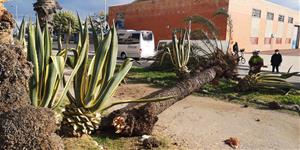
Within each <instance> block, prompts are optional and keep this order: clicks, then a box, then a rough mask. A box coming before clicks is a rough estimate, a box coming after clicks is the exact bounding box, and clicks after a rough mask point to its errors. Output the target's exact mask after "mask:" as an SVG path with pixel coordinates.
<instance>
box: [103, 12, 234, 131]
mask: <svg viewBox="0 0 300 150" xmlns="http://www.w3.org/2000/svg"><path fill="white" fill-rule="evenodd" d="M226 17H228V15H227V16H226ZM200 18H201V19H200V21H199V17H197V18H196V19H197V20H198V21H196V23H199V22H203V21H204V23H203V24H204V25H205V26H207V27H213V28H214V29H215V27H214V25H213V24H212V23H211V21H209V20H207V19H205V18H203V17H200ZM192 19H193V18H190V20H192ZM196 31H197V35H198V36H200V37H201V39H202V40H201V42H204V43H205V44H204V45H205V46H206V47H205V48H200V49H199V51H200V52H201V53H202V55H198V56H197V58H198V59H199V60H200V61H201V62H198V63H197V65H198V66H197V67H194V68H195V69H194V70H193V71H192V72H191V75H190V77H189V78H186V79H184V80H182V81H180V82H178V83H177V84H176V85H175V86H173V87H171V88H168V89H163V90H160V91H157V92H155V93H153V94H150V95H149V96H146V97H145V98H151V99H155V98H159V97H172V98H171V99H170V100H166V101H161V102H156V103H147V104H139V105H135V106H130V107H126V108H123V109H121V110H116V111H114V112H113V113H111V114H110V115H108V116H107V117H106V118H105V119H103V121H102V127H103V128H107V127H108V128H111V127H113V128H114V131H115V132H116V133H120V134H122V135H124V136H135V135H144V134H151V132H152V130H153V127H154V125H155V123H156V122H157V120H158V117H157V116H158V115H159V114H160V113H162V112H163V111H164V110H166V109H167V108H169V107H170V106H172V105H173V104H175V103H176V102H178V101H180V100H182V99H184V98H185V97H187V96H189V95H190V94H192V93H193V92H194V91H197V90H199V88H200V87H201V86H203V85H204V84H206V83H209V82H211V81H213V80H217V79H218V78H219V77H228V78H232V77H235V76H236V66H237V65H238V63H237V61H236V60H237V59H236V58H235V57H234V56H233V55H232V54H231V53H230V52H229V50H228V48H227V50H226V51H224V50H221V49H222V48H221V49H220V48H219V46H218V45H219V44H218V39H217V36H216V31H215V30H211V33H208V32H207V31H204V30H201V29H198V30H196ZM192 33H193V32H192ZM194 33H195V31H194ZM188 36H189V35H188ZM184 40H185V39H184V38H183V39H182V40H181V41H180V42H179V43H181V45H179V46H180V47H181V48H182V51H181V53H184V52H185V51H186V49H184V47H186V46H185V45H184V43H189V41H187V42H185V41H184ZM188 40H189V38H188ZM176 42H177V40H176V38H175V40H173V45H175V46H173V48H174V53H170V52H169V54H170V55H171V57H173V58H177V60H178V62H183V63H182V64H186V63H187V62H186V60H188V59H179V58H180V57H178V55H174V54H181V53H175V52H177V51H178V52H179V50H178V48H177V47H176V46H177V43H176ZM221 45H222V44H221ZM187 47H188V48H190V46H189V44H188V46H187ZM221 47H222V46H221ZM176 48H177V49H176ZM205 49H208V51H207V50H205ZM189 50H190V49H189ZM189 50H188V51H189ZM172 54H173V56H172ZM203 54H204V55H203ZM182 58H184V57H182ZM179 67H181V66H179Z"/></svg>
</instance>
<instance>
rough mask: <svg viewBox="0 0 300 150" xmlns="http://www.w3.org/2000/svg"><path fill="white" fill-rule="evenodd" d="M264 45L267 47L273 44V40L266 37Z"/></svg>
mask: <svg viewBox="0 0 300 150" xmlns="http://www.w3.org/2000/svg"><path fill="white" fill-rule="evenodd" d="M264 43H265V44H266V45H268V44H271V43H272V38H269V37H266V38H265V41H264Z"/></svg>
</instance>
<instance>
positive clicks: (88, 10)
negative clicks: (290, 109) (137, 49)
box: [5, 0, 300, 19]
mask: <svg viewBox="0 0 300 150" xmlns="http://www.w3.org/2000/svg"><path fill="white" fill-rule="evenodd" d="M58 1H59V3H60V4H61V5H62V7H63V8H64V9H66V10H73V11H78V12H79V14H80V16H81V17H86V16H88V15H90V14H94V13H99V12H100V11H103V10H104V0H58ZM107 1H108V6H111V5H119V4H126V3H129V2H132V1H133V0H107ZM269 1H271V2H274V3H277V4H279V5H283V6H286V7H289V8H292V9H295V10H299V11H300V0H269ZM34 2H35V0H10V2H7V3H6V4H5V5H6V7H7V8H8V9H9V10H10V12H12V13H13V14H16V6H17V7H18V9H17V10H18V16H19V19H20V18H23V16H27V17H28V16H34V12H33V7H32V4H33V3H34Z"/></svg>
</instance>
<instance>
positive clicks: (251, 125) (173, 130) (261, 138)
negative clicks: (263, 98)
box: [115, 84, 300, 150]
mask: <svg viewBox="0 0 300 150" xmlns="http://www.w3.org/2000/svg"><path fill="white" fill-rule="evenodd" d="M156 90H158V89H155V88H152V87H150V86H149V85H145V84H127V85H122V86H121V87H120V88H119V89H118V92H117V93H116V94H115V98H123V99H128V98H141V97H143V96H145V95H147V94H149V93H151V92H153V91H156ZM154 134H163V135H165V136H167V137H170V138H171V139H173V140H174V141H176V142H177V143H178V144H179V145H180V147H182V149H231V148H230V147H229V146H227V145H225V144H224V142H223V141H224V140H225V139H227V138H229V137H237V138H238V139H240V141H241V146H240V149H290V150H293V149H295V150H296V149H300V117H299V116H294V115H290V114H285V113H281V112H277V111H271V110H259V109H254V108H242V107H241V106H240V105H237V104H231V103H227V102H223V101H219V100H214V99H212V98H207V97H196V96H189V97H187V98H186V99H184V100H182V101H180V102H178V103H176V104H175V105H173V106H172V107H171V108H169V109H168V110H166V111H165V112H163V113H162V114H161V115H160V116H159V121H158V123H157V125H156V127H155V131H154Z"/></svg>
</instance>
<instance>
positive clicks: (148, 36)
mask: <svg viewBox="0 0 300 150" xmlns="http://www.w3.org/2000/svg"><path fill="white" fill-rule="evenodd" d="M143 39H144V40H145V41H152V39H153V35H152V33H151V32H143Z"/></svg>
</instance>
